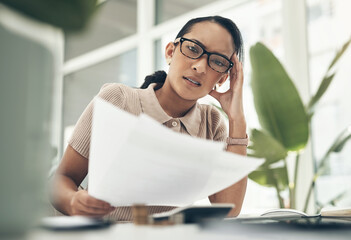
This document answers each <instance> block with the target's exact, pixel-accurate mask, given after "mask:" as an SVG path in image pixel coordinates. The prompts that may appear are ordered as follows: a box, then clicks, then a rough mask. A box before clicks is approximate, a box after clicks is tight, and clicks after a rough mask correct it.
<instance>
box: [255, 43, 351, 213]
mask: <svg viewBox="0 0 351 240" xmlns="http://www.w3.org/2000/svg"><path fill="white" fill-rule="evenodd" d="M350 42H351V39H350V40H349V41H347V42H346V43H345V44H344V45H343V47H342V48H341V50H340V51H338V52H337V53H336V55H335V57H334V59H333V60H332V62H331V63H330V65H329V67H328V69H327V71H326V73H325V75H324V77H323V79H322V81H321V84H320V86H319V88H318V90H317V92H316V93H315V94H314V95H313V96H312V97H311V99H310V101H309V102H308V103H307V104H304V103H303V101H302V100H301V98H300V95H299V92H298V90H297V88H296V87H295V85H294V83H293V81H292V80H291V78H290V77H289V75H288V74H287V72H286V71H285V69H284V67H283V65H282V64H281V63H280V62H279V60H278V59H277V58H276V57H275V56H274V54H273V53H272V52H271V51H270V50H269V49H268V48H267V47H266V46H264V45H263V44H262V43H257V44H256V45H254V46H252V47H251V49H250V58H251V65H252V79H251V86H252V91H253V96H254V104H255V108H256V112H257V115H258V119H259V122H260V125H261V128H262V129H261V130H259V129H252V130H251V136H250V137H251V145H250V146H249V153H248V154H249V155H251V156H254V157H260V158H264V159H265V163H264V164H263V165H262V166H261V167H260V168H259V169H257V170H256V171H254V172H252V173H251V174H250V175H249V178H250V179H251V180H253V181H255V182H257V183H258V184H260V185H263V186H268V187H274V188H275V189H276V193H277V197H278V200H279V205H280V207H281V208H284V207H286V205H285V204H284V199H283V197H282V192H283V191H288V193H289V194H288V195H289V205H288V207H290V208H296V182H297V178H298V165H299V159H300V156H301V154H302V150H303V149H304V148H305V147H306V144H307V142H308V141H309V138H310V133H311V131H310V124H311V119H312V117H313V114H314V111H315V109H316V108H315V106H316V105H317V104H318V101H319V100H320V99H321V97H322V96H323V94H324V93H325V92H326V90H327V89H328V87H329V85H330V83H331V82H332V80H333V78H334V76H335V74H336V72H335V70H334V67H335V65H336V63H337V62H338V60H339V59H340V57H341V56H342V55H343V53H344V52H345V51H346V49H347V48H348V46H349V44H350ZM350 138H351V127H348V128H346V129H345V130H344V131H343V132H342V133H340V135H339V136H338V137H337V138H336V139H335V141H334V143H333V144H332V146H331V147H330V148H329V150H328V151H327V153H326V154H325V156H324V157H323V158H322V159H321V161H319V165H318V166H317V168H316V169H317V171H316V173H315V174H314V177H313V179H311V182H310V183H309V185H310V187H309V191H308V194H307V196H305V199H306V201H305V206H304V209H303V211H306V210H307V207H308V203H309V199H310V196H311V193H312V192H313V191H312V190H313V188H314V185H315V182H316V179H317V178H318V176H320V175H321V174H323V173H324V172H325V170H326V165H327V164H326V163H327V162H328V159H329V156H330V154H331V153H333V152H340V151H341V150H342V149H343V147H344V145H345V143H346V142H347V141H348V140H349V139H350ZM290 155H294V156H295V169H294V176H293V178H292V179H293V181H289V177H288V166H287V157H288V156H290ZM340 197H341V196H336V197H335V199H337V198H340Z"/></svg>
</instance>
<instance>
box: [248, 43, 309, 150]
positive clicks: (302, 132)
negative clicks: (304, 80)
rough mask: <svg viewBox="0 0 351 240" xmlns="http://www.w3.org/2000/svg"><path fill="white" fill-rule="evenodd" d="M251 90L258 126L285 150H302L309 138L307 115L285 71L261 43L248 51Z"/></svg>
mask: <svg viewBox="0 0 351 240" xmlns="http://www.w3.org/2000/svg"><path fill="white" fill-rule="evenodd" d="M250 58H251V65H252V79H251V86H252V91H253V96H254V102H255V108H256V112H257V114H258V119H259V121H260V124H261V126H262V128H263V130H265V131H266V132H268V133H269V134H270V135H271V136H273V137H274V138H275V139H276V140H277V141H279V142H280V143H281V144H282V145H283V146H284V147H285V148H286V149H287V150H290V151H297V150H300V149H302V148H304V147H305V146H306V144H307V141H308V137H309V125H308V115H307V113H306V111H305V108H304V105H303V103H302V100H301V98H300V96H299V93H298V91H297V89H296V87H295V85H294V84H293V82H292V81H291V79H290V77H289V76H288V74H287V73H286V71H285V69H284V68H283V66H282V65H281V63H280V62H279V61H278V59H277V58H276V57H275V56H274V55H273V53H272V52H271V51H270V50H269V49H268V48H267V47H265V46H264V45H263V44H262V43H257V44H256V45H254V46H253V47H251V49H250Z"/></svg>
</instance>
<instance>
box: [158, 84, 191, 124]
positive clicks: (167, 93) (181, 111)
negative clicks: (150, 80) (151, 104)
mask: <svg viewBox="0 0 351 240" xmlns="http://www.w3.org/2000/svg"><path fill="white" fill-rule="evenodd" d="M155 94H156V97H157V100H158V102H159V103H160V105H161V107H162V109H163V110H164V111H165V112H166V113H167V114H168V115H169V116H171V117H173V118H179V117H183V116H185V114H186V113H187V112H188V111H189V110H190V109H191V108H192V107H193V106H194V105H195V104H196V100H185V99H183V98H181V97H180V96H179V95H178V94H177V93H176V92H175V91H174V90H173V88H172V87H171V85H170V84H169V82H168V81H165V83H164V84H163V86H162V87H161V88H160V89H158V90H156V91H155Z"/></svg>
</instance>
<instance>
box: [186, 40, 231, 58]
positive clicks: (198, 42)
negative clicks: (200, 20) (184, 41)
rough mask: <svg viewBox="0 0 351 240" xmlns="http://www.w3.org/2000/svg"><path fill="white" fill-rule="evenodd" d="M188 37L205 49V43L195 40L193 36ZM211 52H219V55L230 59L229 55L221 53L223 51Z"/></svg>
mask: <svg viewBox="0 0 351 240" xmlns="http://www.w3.org/2000/svg"><path fill="white" fill-rule="evenodd" d="M190 39H191V40H192V41H194V42H196V43H197V44H198V45H200V46H201V47H202V48H203V49H205V50H206V51H207V49H206V47H205V45H203V44H202V43H201V42H200V41H199V40H196V39H194V38H190ZM211 53H217V54H219V55H221V56H225V57H227V58H228V59H230V57H228V56H227V55H225V54H223V53H219V52H211Z"/></svg>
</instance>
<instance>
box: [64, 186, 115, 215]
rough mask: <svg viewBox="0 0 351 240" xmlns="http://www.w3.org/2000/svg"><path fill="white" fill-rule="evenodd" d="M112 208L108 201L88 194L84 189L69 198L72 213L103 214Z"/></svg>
mask: <svg viewBox="0 0 351 240" xmlns="http://www.w3.org/2000/svg"><path fill="white" fill-rule="evenodd" d="M113 210H114V208H113V207H112V206H111V205H110V204H109V203H107V202H105V201H102V200H99V199H96V198H94V197H92V196H90V195H89V194H88V192H87V191H85V190H81V191H78V192H76V193H75V195H74V196H73V198H72V200H71V212H72V215H88V216H103V215H105V214H107V213H109V212H111V211H113Z"/></svg>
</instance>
